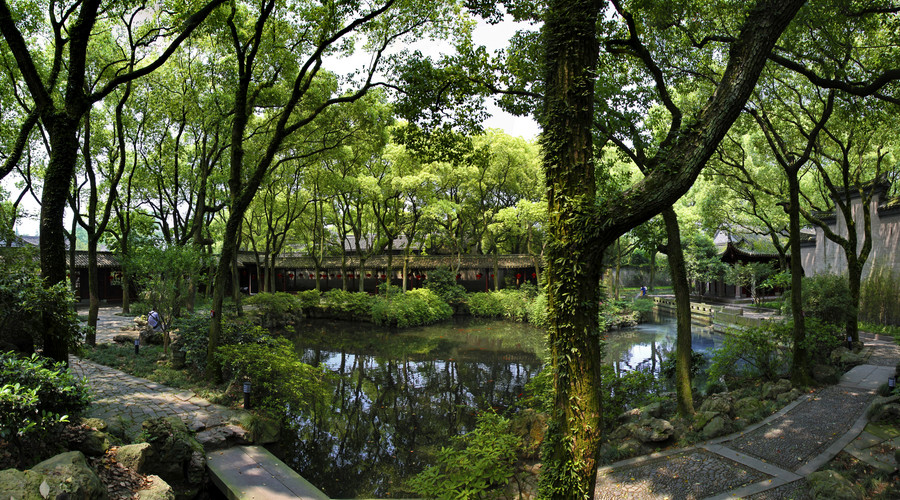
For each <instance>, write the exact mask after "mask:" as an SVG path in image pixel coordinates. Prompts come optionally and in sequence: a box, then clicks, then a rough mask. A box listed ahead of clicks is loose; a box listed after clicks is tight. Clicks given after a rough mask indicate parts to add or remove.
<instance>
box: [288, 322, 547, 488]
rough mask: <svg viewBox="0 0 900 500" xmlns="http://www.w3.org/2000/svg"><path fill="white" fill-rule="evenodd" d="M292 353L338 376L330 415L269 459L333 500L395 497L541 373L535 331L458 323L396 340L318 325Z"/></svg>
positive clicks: (362, 329) (357, 328)
mask: <svg viewBox="0 0 900 500" xmlns="http://www.w3.org/2000/svg"><path fill="white" fill-rule="evenodd" d="M298 331H301V332H303V334H302V337H301V338H300V339H298V341H297V348H298V350H299V351H300V352H301V355H302V357H303V360H304V361H305V362H307V363H310V364H314V365H323V366H325V367H327V368H328V369H329V371H331V372H333V373H334V374H335V377H334V379H333V380H332V381H331V383H332V384H333V387H331V388H330V389H329V391H328V394H333V398H332V400H331V401H330V403H331V405H330V406H331V407H330V408H323V407H319V408H316V409H315V411H314V412H313V414H312V415H311V416H310V418H309V419H308V420H306V421H303V422H298V427H299V429H298V432H297V436H296V439H292V440H288V441H284V442H282V443H279V446H278V447H277V448H275V449H273V452H275V454H276V455H278V456H279V457H280V458H282V460H284V461H285V462H286V463H287V464H288V465H289V466H291V467H292V468H293V469H294V470H296V471H298V472H299V473H300V474H301V475H303V476H304V477H305V478H306V479H308V480H309V481H311V482H312V483H313V484H315V485H316V486H318V487H320V488H321V489H322V490H323V491H325V493H327V494H328V495H329V496H331V497H336V498H353V497H360V496H376V497H385V496H397V495H398V494H401V493H403V490H402V489H401V484H402V482H403V480H404V476H401V471H402V474H403V475H409V474H414V473H416V472H418V471H419V470H421V469H422V467H423V466H424V465H425V463H427V458H426V457H427V455H428V454H429V453H430V452H432V451H434V450H436V449H439V448H440V446H442V445H443V446H446V445H447V444H448V442H449V438H450V436H454V435H458V434H461V433H464V432H467V431H469V430H470V429H471V428H472V427H473V426H474V423H475V413H476V412H477V411H479V410H482V409H487V408H497V409H498V410H502V409H504V408H507V407H509V406H511V405H513V404H514V403H515V402H516V400H518V399H519V398H521V397H522V396H523V393H524V387H525V383H526V382H527V381H528V380H529V379H531V377H533V376H534V375H536V374H537V373H538V372H539V371H540V369H541V356H542V354H543V349H544V341H543V339H544V334H543V332H542V331H540V330H538V329H535V328H533V327H530V326H529V325H522V324H517V323H506V322H501V321H476V320H468V321H464V320H463V321H455V322H453V323H449V324H443V325H439V326H432V327H424V328H415V329H409V330H404V331H402V332H391V331H390V330H388V329H381V328H373V327H367V326H366V325H357V324H346V323H339V322H316V323H310V324H307V325H304V326H303V328H301V329H298Z"/></svg>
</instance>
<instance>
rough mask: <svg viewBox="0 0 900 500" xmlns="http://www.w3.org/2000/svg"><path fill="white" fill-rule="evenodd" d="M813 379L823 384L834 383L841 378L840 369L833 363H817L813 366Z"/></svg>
mask: <svg viewBox="0 0 900 500" xmlns="http://www.w3.org/2000/svg"><path fill="white" fill-rule="evenodd" d="M812 377H813V379H814V380H815V381H816V382H818V383H820V384H823V385H834V384H836V383H838V382H839V381H840V380H841V374H840V372H838V369H837V368H835V367H834V366H832V365H815V366H813V368H812Z"/></svg>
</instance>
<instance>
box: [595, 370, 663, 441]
mask: <svg viewBox="0 0 900 500" xmlns="http://www.w3.org/2000/svg"><path fill="white" fill-rule="evenodd" d="M600 374H601V375H600V376H601V377H602V378H601V380H602V383H603V385H602V387H601V389H600V391H601V394H602V395H603V414H602V415H601V425H602V426H603V428H604V429H606V430H612V429H614V428H615V427H616V426H617V425H618V421H617V417H618V416H619V415H621V414H622V413H623V412H625V411H626V410H628V409H630V408H638V407H641V406H645V405H648V404H650V403H652V402H654V401H658V400H659V399H660V397H659V396H658V394H659V393H660V391H661V387H660V384H659V381H658V380H657V378H656V376H655V375H654V374H653V371H652V370H650V369H649V368H647V369H638V370H633V371H630V372H623V373H620V374H618V375H617V374H616V371H615V368H613V366H612V365H603V366H602V367H601V368H600Z"/></svg>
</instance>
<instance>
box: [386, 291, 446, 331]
mask: <svg viewBox="0 0 900 500" xmlns="http://www.w3.org/2000/svg"><path fill="white" fill-rule="evenodd" d="M451 316H453V309H452V308H451V307H450V306H449V305H448V304H447V303H446V302H444V301H443V300H441V298H440V297H439V296H438V295H437V294H436V293H434V292H433V291H431V290H429V289H427V288H418V289H415V290H409V291H407V292H406V293H399V294H392V295H386V294H385V295H379V296H378V297H376V298H375V301H374V304H373V305H372V321H373V322H374V323H376V324H379V325H391V326H398V327H400V328H405V327H410V326H419V325H427V324H431V323H436V322H438V321H443V320H445V319H448V318H450V317H451Z"/></svg>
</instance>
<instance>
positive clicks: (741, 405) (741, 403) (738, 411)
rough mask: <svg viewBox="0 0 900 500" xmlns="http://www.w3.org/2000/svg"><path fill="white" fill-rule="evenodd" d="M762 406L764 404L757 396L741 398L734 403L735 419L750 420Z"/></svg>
mask: <svg viewBox="0 0 900 500" xmlns="http://www.w3.org/2000/svg"><path fill="white" fill-rule="evenodd" d="M763 406H765V403H763V402H762V401H760V400H759V399H757V398H754V397H746V398H741V399H739V400H737V401H736V402H735V403H734V416H735V418H736V419H741V420H750V419H751V418H753V417H754V416H755V415H756V414H757V413H758V412H759V411H760V410H761V409H762V408H763Z"/></svg>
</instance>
